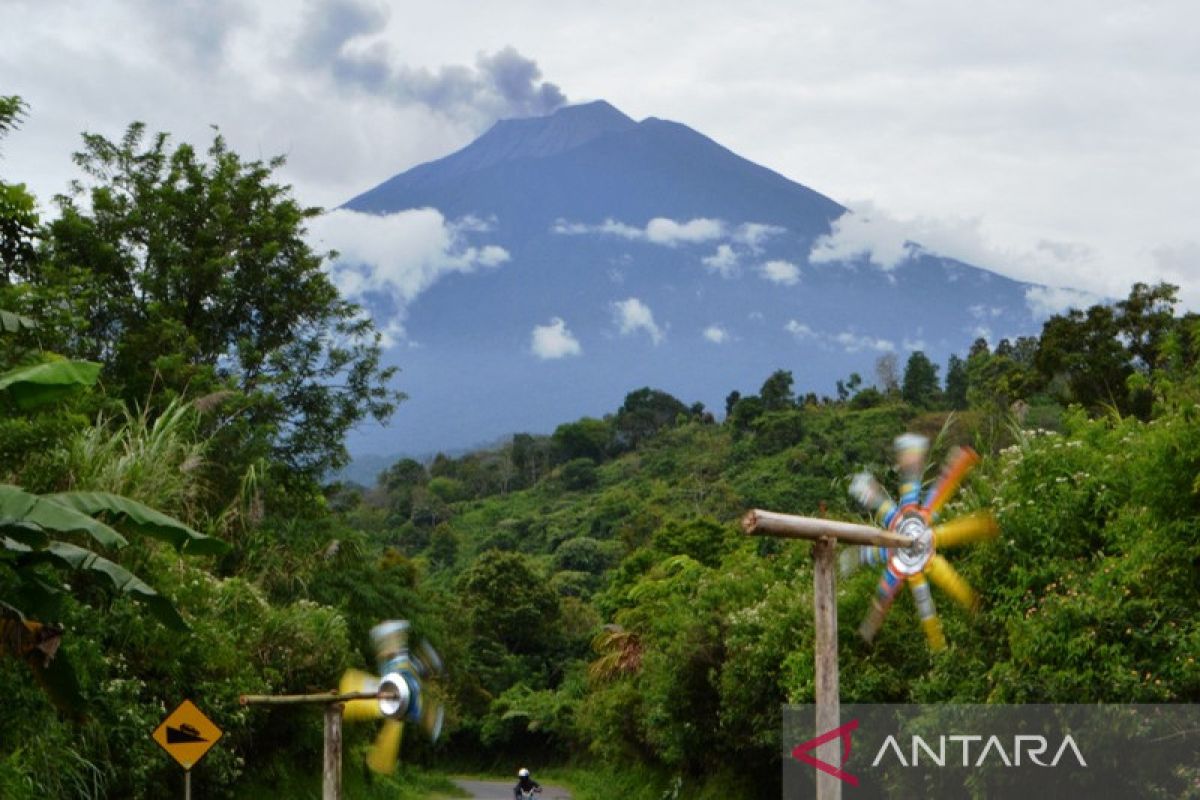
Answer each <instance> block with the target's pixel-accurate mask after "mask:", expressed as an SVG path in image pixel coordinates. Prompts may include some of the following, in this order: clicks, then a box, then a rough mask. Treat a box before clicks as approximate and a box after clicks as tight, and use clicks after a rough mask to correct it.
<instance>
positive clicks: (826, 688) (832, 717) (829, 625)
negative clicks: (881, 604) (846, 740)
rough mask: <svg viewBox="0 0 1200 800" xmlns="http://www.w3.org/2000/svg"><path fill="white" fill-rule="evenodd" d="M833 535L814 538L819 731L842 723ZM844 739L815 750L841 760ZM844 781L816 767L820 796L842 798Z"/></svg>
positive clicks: (831, 759)
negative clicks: (839, 698)
mask: <svg viewBox="0 0 1200 800" xmlns="http://www.w3.org/2000/svg"><path fill="white" fill-rule="evenodd" d="M834 546H835V545H834V539H833V538H832V537H824V538H821V539H818V540H816V541H815V542H813V620H814V623H815V625H816V646H815V647H814V650H813V658H814V661H815V668H816V669H815V672H816V675H815V677H816V684H817V685H816V701H817V729H816V732H817V733H818V734H820V733H825V732H826V731H831V730H833V729H834V728H836V727H838V726H839V725H840V724H841V708H840V705H839V700H838V661H837V557H836V555H835V553H834ZM841 746H842V740H841V739H834V740H833V741H831V742H826V743H825V744H823V745H821V746H820V747H818V748H817V751H816V753H815V754H814V755H815V756H816V757H817V758H819V759H820V760H822V761H824V762H825V763H827V764H840V763H842V753H841ZM841 797H842V782H841V781H840V780H838V778H837V777H835V776H833V775H830V774H829V773H827V772H824V771H822V770H817V800H841Z"/></svg>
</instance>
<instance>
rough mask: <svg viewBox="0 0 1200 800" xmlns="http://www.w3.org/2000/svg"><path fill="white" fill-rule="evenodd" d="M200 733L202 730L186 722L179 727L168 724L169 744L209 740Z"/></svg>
mask: <svg viewBox="0 0 1200 800" xmlns="http://www.w3.org/2000/svg"><path fill="white" fill-rule="evenodd" d="M207 741H208V739H205V738H204V737H203V736H201V735H200V731H198V730H196V729H195V728H193V727H192V726H191V725H188V724H187V723H186V722H185V723H183V724H182V725H180V726H179V727H178V728H172V727H170V726H169V725H168V726H167V744H195V743H196V742H207Z"/></svg>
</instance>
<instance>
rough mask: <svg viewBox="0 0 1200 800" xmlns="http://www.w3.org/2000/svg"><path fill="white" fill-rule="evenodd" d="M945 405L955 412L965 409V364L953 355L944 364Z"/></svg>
mask: <svg viewBox="0 0 1200 800" xmlns="http://www.w3.org/2000/svg"><path fill="white" fill-rule="evenodd" d="M946 404H947V405H949V406H950V408H952V409H954V410H955V411H961V410H962V409H964V408H966V407H967V364H966V362H965V361H963V360H962V359H961V358H959V357H958V356H957V355H955V354H954V353H951V354H950V361H949V362H948V363H947V364H946Z"/></svg>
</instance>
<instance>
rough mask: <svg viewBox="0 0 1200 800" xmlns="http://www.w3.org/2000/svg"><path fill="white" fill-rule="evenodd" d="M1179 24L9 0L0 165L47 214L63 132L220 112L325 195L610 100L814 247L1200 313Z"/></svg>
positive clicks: (190, 125)
mask: <svg viewBox="0 0 1200 800" xmlns="http://www.w3.org/2000/svg"><path fill="white" fill-rule="evenodd" d="M1197 29H1200V4H1197V3H1195V2H1193V0H1184V1H1180V2H1170V1H1169V0H1167V1H1164V2H1141V3H1139V2H1129V1H1127V2H1108V1H1107V0H1086V1H1085V0H1004V1H1003V2H993V0H972V2H961V0H945V1H942V0H881V1H879V2H868V1H867V0H808V1H807V2H794V1H793V2H787V1H786V0H784V1H781V2H767V1H766V0H762V1H759V2H754V1H751V2H742V3H737V4H733V3H728V2H707V1H706V0H689V1H688V2H654V3H644V2H625V0H614V1H613V2H607V3H604V4H602V5H599V4H593V3H577V2H549V1H548V0H541V1H539V2H521V1H520V0H510V2H506V3H483V2H474V3H468V2H458V1H456V0H441V1H440V2H438V3H413V2H409V3H399V2H390V3H389V2H381V1H376V0H177V1H175V2H171V1H169V0H86V1H84V0H74V1H71V2H67V1H66V0H0V94H19V95H21V96H22V97H23V98H24V99H25V101H26V102H27V103H28V105H29V114H28V118H27V119H26V121H25V123H24V125H23V126H22V128H21V129H20V130H18V131H17V132H15V133H13V134H11V135H10V136H9V137H8V138H7V139H6V140H5V141H4V142H3V145H2V149H0V176H2V177H3V178H4V179H6V180H10V181H14V180H15V181H22V182H25V183H26V184H27V185H28V186H29V187H30V188H31V189H32V190H33V191H34V192H35V193H36V194H37V196H38V197H39V199H40V200H41V201H42V203H43V205H44V206H46V207H47V208H49V206H50V203H49V201H50V198H51V197H52V196H53V195H54V194H56V193H59V192H62V191H64V190H65V189H66V187H67V184H68V181H70V180H71V179H72V178H74V177H77V172H76V170H75V168H74V167H73V165H72V163H71V159H70V154H71V153H72V152H73V151H74V150H76V149H78V145H79V141H80V139H79V134H80V133H81V132H82V131H90V132H95V133H101V134H104V135H107V136H110V137H117V136H119V135H120V134H121V133H122V132H123V130H124V128H125V126H126V125H128V123H130V122H132V121H134V120H141V121H144V122H145V123H146V124H147V125H148V126H149V127H150V129H151V130H161V131H167V132H170V133H171V134H172V135H173V136H174V137H175V138H176V140H177V141H188V142H193V143H197V144H203V143H205V142H207V141H208V140H209V139H210V138H211V133H212V131H211V128H210V126H212V125H216V126H219V128H220V130H221V132H222V133H223V135H224V136H225V137H226V138H227V139H228V140H229V142H230V144H231V145H232V147H233V148H234V149H235V150H237V151H238V152H240V153H241V154H243V155H244V156H247V157H252V158H259V157H261V158H264V159H265V158H269V157H272V156H276V155H285V156H286V157H287V164H286V166H284V167H283V168H282V169H281V171H280V175H281V177H282V178H283V179H284V180H286V181H287V182H288V183H290V184H292V185H293V187H294V190H295V193H296V195H297V197H298V198H299V199H300V200H301V201H302V202H304V203H306V204H311V205H320V206H325V207H333V206H336V205H338V204H340V203H342V202H344V201H345V200H347V199H349V198H350V197H352V196H353V195H355V194H358V193H359V192H361V191H363V190H365V189H368V188H370V187H372V186H374V185H375V184H377V183H379V182H381V181H382V180H384V179H386V178H388V177H390V176H392V175H394V174H396V173H398V172H401V171H403V170H405V169H408V168H410V167H412V166H415V165H416V164H418V163H421V162H424V161H428V160H430V159H434V158H437V157H440V156H443V155H446V154H448V153H450V152H453V151H454V150H456V149H458V148H459V147H462V146H463V145H465V144H467V143H468V142H470V141H471V140H472V139H473V138H474V137H476V136H478V135H479V134H480V133H482V132H483V131H485V130H486V129H487V127H488V126H489V125H491V124H492V123H493V122H494V121H496V120H497V119H500V118H505V117H513V116H529V115H536V114H543V113H548V112H549V111H552V110H553V109H555V108H557V107H559V106H561V105H562V104H564V103H574V102H585V101H589V100H595V99H605V100H608V101H609V102H611V103H612V104H613V105H615V106H617V107H618V108H620V109H621V110H622V111H624V112H625V113H626V114H628V115H630V116H632V117H634V118H635V119H642V118H644V117H647V116H655V117H661V118H665V119H672V120H676V121H679V122H683V123H685V124H687V125H689V126H691V127H693V128H695V129H696V130H698V131H700V132H702V133H704V134H705V135H707V136H709V137H711V138H713V139H715V140H716V141H717V142H719V143H720V144H722V145H724V146H726V147H729V148H730V149H732V150H733V151H734V152H737V153H738V154H740V155H742V156H745V157H746V158H749V159H750V160H752V161H755V162H757V163H760V164H762V165H764V166H767V167H770V168H771V169H774V170H776V171H778V172H780V173H782V174H783V175H785V176H787V177H789V178H791V179H793V180H796V181H799V182H800V183H803V184H805V185H807V186H809V187H811V188H813V189H816V190H817V191H820V192H822V193H824V194H826V195H828V196H830V197H832V198H833V199H835V200H837V201H839V202H841V203H843V204H845V205H847V206H848V207H850V208H851V209H853V210H854V212H855V213H854V214H853V215H852V216H848V217H846V218H844V219H843V220H842V221H840V223H839V225H838V230H837V235H836V236H834V237H832V238H831V239H830V240H828V241H827V242H826V243H825V244H824V247H825V249H824V250H823V251H822V253H819V254H817V253H814V255H817V256H819V257H823V258H825V259H827V260H828V259H835V258H837V257H838V255H839V253H845V252H862V251H864V250H866V251H868V252H870V253H871V254H872V259H873V260H875V261H876V262H877V263H878V264H879V265H880V266H881V267H884V268H886V267H887V265H888V263H889V259H891V258H893V257H894V256H895V255H896V253H897V252H902V251H903V245H904V242H905V241H906V240H914V241H919V242H920V243H921V244H922V245H923V246H924V247H925V248H926V249H929V250H933V251H935V252H938V253H940V254H942V255H947V256H952V257H957V258H960V259H962V260H964V261H967V262H969V263H972V264H975V265H977V266H981V267H985V268H988V269H992V270H994V271H996V272H999V273H1001V274H1004V275H1007V276H1009V277H1012V278H1016V279H1019V280H1026V281H1034V282H1037V283H1041V284H1046V285H1049V286H1052V287H1065V288H1070V289H1075V290H1080V291H1082V292H1086V293H1090V294H1091V295H1099V296H1106V297H1113V298H1115V297H1122V296H1124V295H1125V294H1126V293H1127V291H1128V288H1129V286H1130V285H1131V284H1132V283H1133V282H1134V281H1139V280H1140V281H1148V282H1153V281H1158V280H1167V281H1170V282H1172V283H1175V284H1178V285H1180V286H1181V287H1182V292H1181V294H1182V297H1183V299H1184V301H1185V306H1186V307H1187V308H1190V309H1196V310H1200V229H1198V228H1197V219H1198V218H1200V136H1197V135H1196V131H1197V130H1200V78H1198V76H1200V48H1198V47H1196V46H1195V31H1196V30H1197ZM493 255H494V258H493V260H499V258H500V256H499V255H498V254H493ZM478 257H479V258H480V259H482V261H483V263H486V262H487V259H488V258H489V256H488V255H487V254H480V255H479V256H478ZM413 286H414V287H415V288H413V289H412V290H413V291H417V292H419V291H420V290H421V287H422V284H420V283H419V282H417V283H415V284H414V285H413ZM1073 297H1076V295H1074V294H1072V293H1069V292H1068V293H1063V294H1062V295H1061V296H1060V295H1050V296H1048V303H1049V306H1051V307H1052V306H1053V302H1050V301H1055V300H1064V301H1065V300H1069V299H1071V298H1073ZM406 299H408V300H411V299H412V297H407V298H406ZM625 311H626V312H628V313H629V314H630V315H631V316H632V318H639V317H638V314H637V312H638V309H626V310H625ZM639 319H640V318H639ZM559 322H561V320H560V321H559ZM651 324H653V323H651ZM720 335H721V333H720V332H718V331H714V332H713V336H720ZM567 336H569V331H568V330H567V329H566V328H565V327H564V326H560V325H557V324H556V322H555V321H551V322H550V324H549V325H547V326H546V331H545V346H546V347H550V348H555V347H558V348H561V347H568V348H569V347H570V345H569V341H568V340H567V338H566V337H567Z"/></svg>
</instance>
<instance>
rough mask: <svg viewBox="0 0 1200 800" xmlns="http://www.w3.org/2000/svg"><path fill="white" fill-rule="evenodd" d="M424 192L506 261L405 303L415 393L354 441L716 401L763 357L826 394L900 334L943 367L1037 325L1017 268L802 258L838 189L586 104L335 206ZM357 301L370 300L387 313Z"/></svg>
mask: <svg viewBox="0 0 1200 800" xmlns="http://www.w3.org/2000/svg"><path fill="white" fill-rule="evenodd" d="M425 207H431V208H436V209H438V210H439V211H440V212H441V213H442V214H443V215H444V216H445V217H446V218H447V219H448V220H461V219H464V218H472V219H473V220H475V221H476V222H477V224H474V225H471V226H466V227H465V228H464V229H463V231H462V232H461V233H460V236H461V237H462V238H463V240H464V243H465V244H470V245H474V246H483V245H485V244H490V245H496V246H500V247H503V248H504V249H505V251H506V252H507V253H508V255H509V256H510V258H509V260H508V261H507V262H505V263H504V264H502V265H500V266H498V267H496V268H492V269H481V270H477V271H475V272H472V273H470V274H466V273H456V274H448V275H445V276H444V277H442V278H441V279H440V280H439V281H438V282H436V283H435V284H434V285H433V286H432V287H431V288H429V289H428V290H426V291H425V292H424V293H422V294H421V295H420V296H419V297H418V298H417V299H416V300H415V302H413V303H412V304H411V305H410V306H409V307H408V308H407V309H405V310H404V312H403V313H404V325H405V329H406V332H407V335H408V336H409V337H410V341H409V345H410V346H409V347H406V348H397V349H396V350H394V351H393V352H392V353H391V354H390V355H391V358H392V359H393V360H394V361H395V363H397V364H399V365H400V366H401V367H402V369H403V370H404V372H403V374H402V378H401V385H402V387H403V388H404V389H405V391H407V392H408V393H409V395H410V397H411V398H412V399H411V400H410V401H409V402H408V403H406V404H405V405H404V406H403V407H402V408H401V410H400V412H399V413H398V414H397V416H396V420H395V423H394V425H393V427H392V428H390V429H388V430H387V431H385V432H382V433H381V432H378V431H368V432H365V433H364V434H363V435H362V436H361V437H359V438H358V439H357V440H355V441H353V442H352V448H353V449H354V450H355V452H386V453H391V452H398V451H404V452H413V453H422V452H429V451H433V450H437V449H452V448H459V447H463V446H469V445H471V444H475V443H478V442H481V441H484V440H490V439H494V438H495V437H496V436H499V435H501V434H504V433H506V432H512V431H515V430H523V429H528V430H534V431H546V430H550V429H553V427H554V426H555V425H556V424H557V423H559V422H561V421H563V420H567V419H573V418H576V417H578V416H580V415H581V414H586V413H601V412H602V410H603V409H606V408H612V407H614V405H615V404H619V400H620V398H621V397H623V396H624V394H625V393H626V392H628V391H629V390H631V389H634V388H637V387H639V386H642V385H654V386H657V387H660V388H663V389H665V390H667V391H670V392H672V393H674V394H677V395H678V396H680V397H681V398H682V399H684V400H685V401H687V402H689V403H690V402H693V401H695V400H701V401H703V402H705V403H706V404H708V405H709V406H710V407H712V408H715V409H717V410H718V411H719V410H720V409H721V408H722V407H723V399H724V397H725V395H726V394H727V393H728V392H729V391H730V390H731V389H735V388H736V389H739V390H741V391H743V392H746V391H747V390H751V391H752V390H754V389H756V388H757V386H758V384H759V383H760V382H761V381H762V379H763V378H764V377H765V376H766V375H767V374H768V373H769V372H771V371H772V370H774V369H776V368H785V369H791V370H792V371H793V372H794V373H795V375H796V379H797V380H796V384H797V389H799V390H801V391H809V390H811V391H817V392H820V393H830V392H831V391H832V388H833V383H834V381H835V380H836V379H838V378H840V377H845V376H846V375H848V374H849V373H850V372H852V371H857V372H860V373H862V374H863V375H864V376H867V378H868V382H869V381H870V379H871V378H870V376H871V375H872V374H873V365H874V362H875V360H876V359H877V358H878V357H879V356H880V355H883V354H886V353H889V352H890V353H894V354H895V355H896V356H897V358H898V359H899V360H900V364H901V366H903V363H904V361H905V359H907V357H908V353H909V351H910V350H913V349H923V350H925V351H926V353H927V354H928V355H929V356H930V357H931V358H933V359H934V360H935V362H938V363H944V361H945V358H946V356H947V355H948V354H949V353H950V352H960V353H962V352H965V350H966V348H967V347H968V346H969V345H970V342H971V341H972V339H973V338H975V337H976V336H978V335H990V336H991V337H992V338H993V339H995V338H998V337H1000V336H1012V335H1017V334H1022V333H1027V332H1032V331H1034V330H1036V323H1035V320H1034V319H1033V318H1032V317H1031V316H1030V313H1029V310H1028V308H1027V307H1026V302H1025V292H1026V290H1027V289H1028V286H1027V285H1026V284H1021V283H1018V282H1015V281H1011V280H1008V279H1006V278H1003V277H1001V276H999V275H996V274H994V273H990V272H986V271H984V270H980V269H976V268H974V267H972V266H970V265H967V264H962V263H960V262H956V261H953V260H949V259H943V258H937V257H934V256H931V255H929V254H926V253H923V252H922V251H920V250H919V248H918V249H915V250H914V251H913V252H914V256H913V257H912V258H910V259H909V260H908V261H906V262H904V263H903V264H902V265H900V266H899V267H898V268H896V269H894V270H892V271H889V272H883V271H881V270H879V269H878V268H877V267H874V266H872V265H870V264H869V263H868V262H866V261H865V260H863V259H858V260H854V261H851V262H850V263H839V264H831V263H823V264H814V263H810V262H809V260H808V254H809V252H810V251H811V249H812V246H813V243H814V241H815V240H816V239H817V238H818V237H820V236H822V235H824V234H826V233H828V232H829V231H830V226H831V224H832V222H833V221H834V220H836V219H837V218H838V217H840V216H841V215H842V214H843V213H845V209H844V208H843V207H842V206H841V205H839V204H838V203H836V202H834V201H833V200H831V199H829V198H828V197H826V196H824V195H822V194H820V193H818V192H816V191H813V190H812V189H809V188H808V187H805V186H802V185H801V184H798V183H796V182H794V181H791V180H789V179H787V178H785V177H784V176H782V175H780V174H778V173H776V172H773V171H772V170H770V169H767V168H765V167H762V166H759V165H757V164H754V163H752V162H750V161H748V160H746V159H744V158H742V157H740V156H738V155H736V154H735V153H733V152H731V151H730V150H728V149H727V148H724V147H722V146H721V145H719V144H717V143H716V142H714V141H712V140H711V139H709V138H708V137H706V136H704V135H702V134H700V133H698V132H696V131H694V130H692V129H691V128H688V127H687V126H685V125H681V124H679V123H675V122H669V121H665V120H660V119H656V118H648V119H645V120H642V121H641V122H634V121H633V120H631V119H630V118H629V117H627V116H625V115H624V114H622V113H621V112H620V111H618V110H617V109H615V108H614V107H613V106H611V105H609V104H608V103H605V102H603V101H600V102H596V103H589V104H586V105H581V106H571V107H567V108H563V109H560V110H559V111H557V112H555V113H554V114H552V115H550V116H548V117H539V118H532V119H521V120H506V121H503V122H499V123H497V124H496V125H495V126H493V127H492V128H491V129H490V130H489V131H488V132H487V133H485V134H484V135H482V136H481V137H479V138H478V139H477V140H476V141H474V142H472V143H471V144H470V145H468V146H467V147H465V148H463V149H462V150H460V151H458V152H456V153H453V154H451V155H449V156H447V157H445V158H442V159H439V160H437V161H433V162H430V163H427V164H423V165H420V166H417V167H414V168H413V169H411V170H408V171H406V172H403V173H401V174H399V175H396V176H394V177H393V178H390V179H388V180H387V181H384V182H383V183H381V184H379V185H378V186H376V187H374V188H373V189H370V190H369V191H367V192H364V193H363V194H361V195H358V196H357V197H355V198H353V199H352V200H350V201H349V202H347V203H346V205H345V208H347V209H350V210H354V211H359V212H364V213H371V214H390V213H395V212H402V211H405V210H407V209H416V208H425ZM480 221H482V224H478V223H479V222H480ZM375 300H377V301H378V302H373V303H372V304H371V305H372V309H373V310H374V311H375V312H376V313H377V314H378V315H384V314H387V313H391V312H392V311H394V306H391V305H389V304H388V302H386V298H375ZM631 301H636V303H633V302H631ZM555 320H561V321H562V323H561V329H562V330H563V331H565V332H569V334H570V335H571V336H572V337H573V339H574V340H575V342H576V343H577V346H578V349H579V354H578V355H567V356H564V357H561V358H554V359H546V358H541V357H539V356H538V355H537V354H535V353H534V352H533V350H532V349H531V343H532V337H533V332H534V328H535V326H543V327H546V326H554V325H557V324H558V323H555V322H554V321H555ZM414 345H415V346H414ZM543 355H544V353H543Z"/></svg>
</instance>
